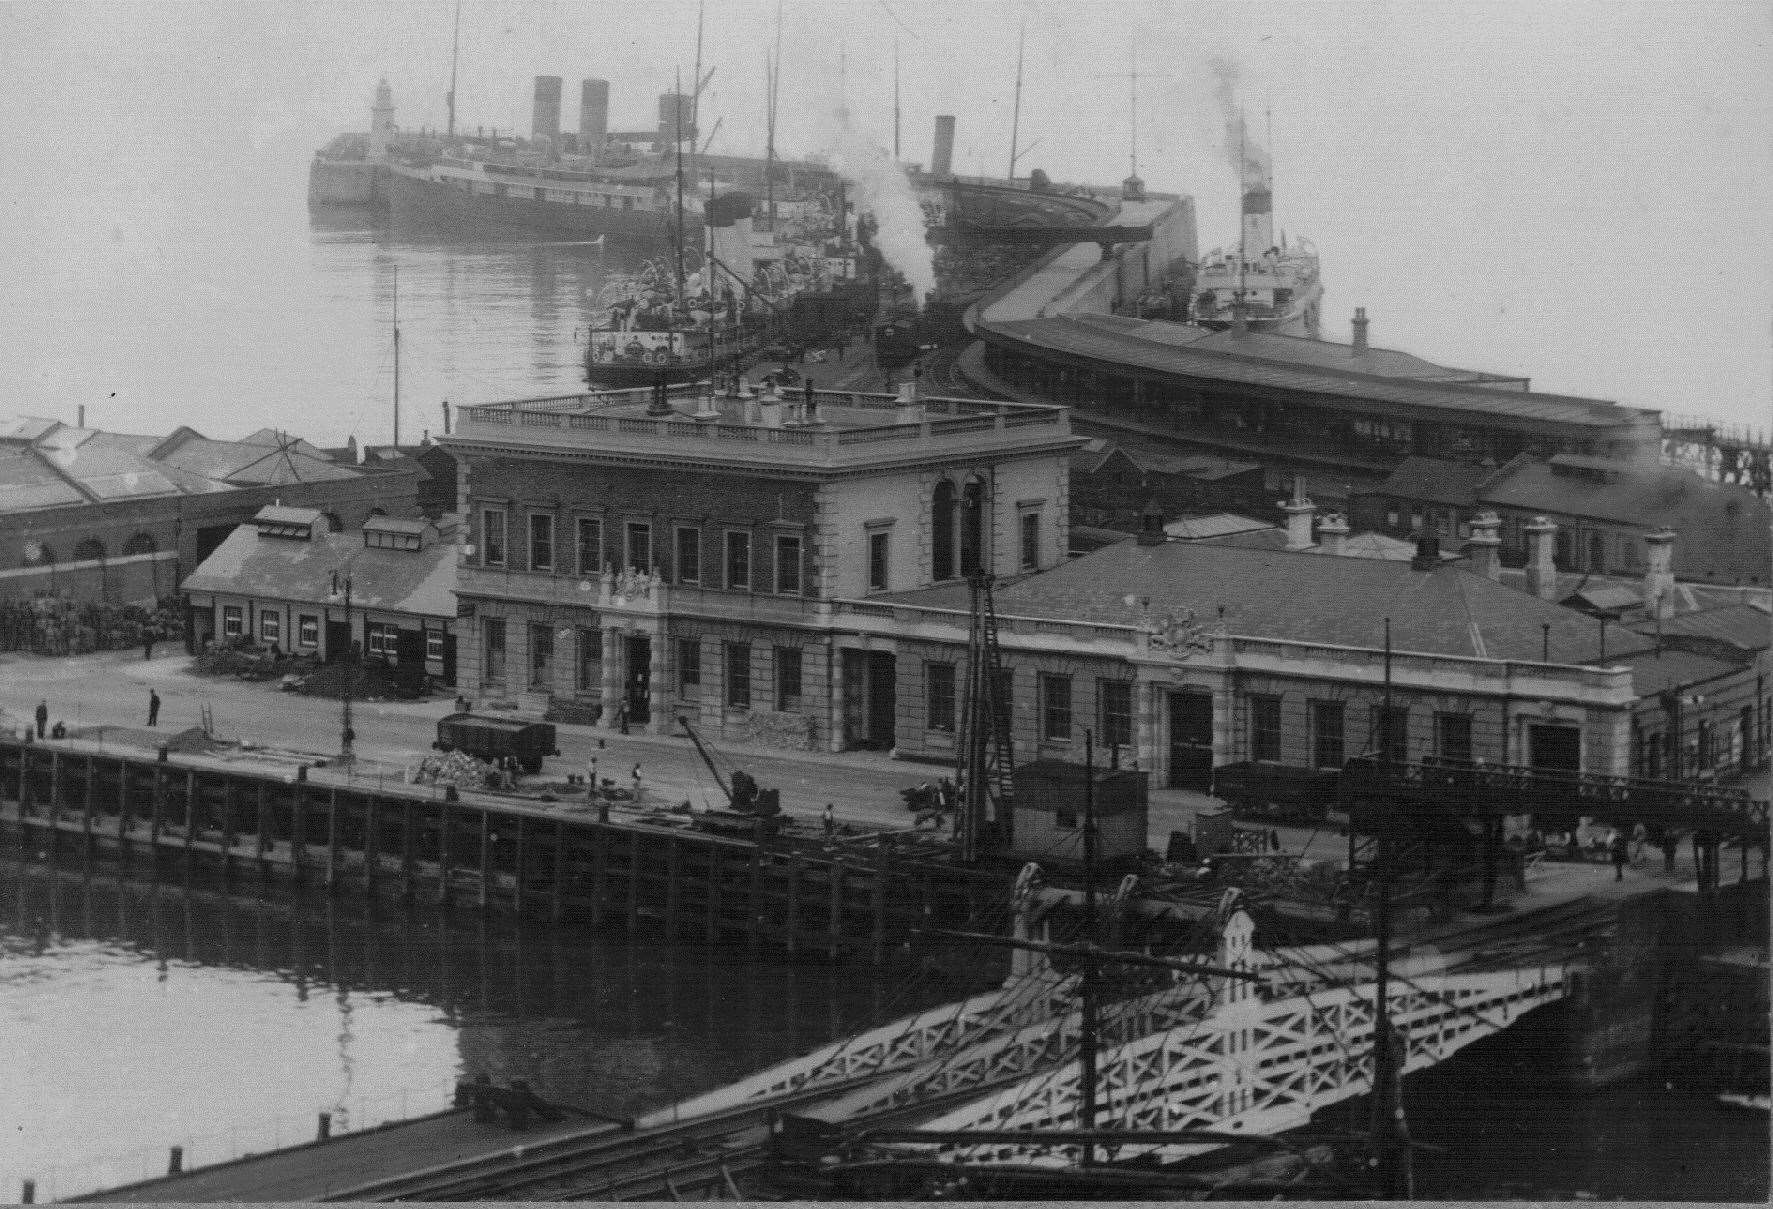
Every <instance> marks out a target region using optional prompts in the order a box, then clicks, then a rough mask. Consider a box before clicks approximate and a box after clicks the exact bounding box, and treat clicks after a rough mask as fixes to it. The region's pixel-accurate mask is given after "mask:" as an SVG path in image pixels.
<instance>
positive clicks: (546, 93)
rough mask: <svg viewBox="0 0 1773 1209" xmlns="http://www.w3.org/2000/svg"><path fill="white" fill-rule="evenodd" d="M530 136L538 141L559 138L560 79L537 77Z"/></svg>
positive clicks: (556, 139) (557, 77)
mask: <svg viewBox="0 0 1773 1209" xmlns="http://www.w3.org/2000/svg"><path fill="white" fill-rule="evenodd" d="M530 134H531V135H532V136H533V137H535V138H538V139H544V138H545V139H552V140H555V141H558V140H559V138H560V77H559V76H537V77H536V99H535V112H534V114H533V116H532V119H531V121H530Z"/></svg>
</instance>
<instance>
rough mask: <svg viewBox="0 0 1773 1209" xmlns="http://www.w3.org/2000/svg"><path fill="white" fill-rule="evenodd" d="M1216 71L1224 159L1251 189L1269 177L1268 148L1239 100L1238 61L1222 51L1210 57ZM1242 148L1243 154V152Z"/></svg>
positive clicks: (1215, 97)
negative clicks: (1255, 133)
mask: <svg viewBox="0 0 1773 1209" xmlns="http://www.w3.org/2000/svg"><path fill="white" fill-rule="evenodd" d="M1207 66H1208V67H1210V68H1212V71H1213V99H1214V100H1215V101H1217V102H1218V103H1219V116H1220V118H1221V120H1222V121H1223V122H1224V138H1225V143H1224V146H1223V148H1222V150H1223V151H1224V153H1225V162H1226V163H1228V164H1230V165H1231V170H1232V171H1233V172H1235V173H1237V174H1238V184H1239V186H1240V187H1241V188H1245V189H1248V188H1250V187H1252V186H1256V185H1262V184H1265V183H1267V181H1268V152H1267V150H1266V149H1265V148H1263V147H1262V145H1261V144H1259V143H1257V142H1256V139H1255V137H1254V136H1253V135H1251V133H1250V130H1249V125H1248V123H1247V122H1245V120H1244V114H1243V110H1242V109H1241V108H1239V106H1238V103H1237V86H1238V80H1239V75H1240V73H1239V72H1238V69H1237V64H1236V63H1233V62H1232V61H1231V60H1230V59H1227V58H1225V57H1224V56H1222V55H1214V56H1213V57H1212V58H1210V59H1208V60H1207ZM1240 150H1241V155H1240Z"/></svg>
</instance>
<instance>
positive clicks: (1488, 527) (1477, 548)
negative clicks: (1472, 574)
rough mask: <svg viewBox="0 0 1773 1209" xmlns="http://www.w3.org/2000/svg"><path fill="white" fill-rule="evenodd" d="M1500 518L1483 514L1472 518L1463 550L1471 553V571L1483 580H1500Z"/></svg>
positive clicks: (1491, 513) (1491, 514)
mask: <svg viewBox="0 0 1773 1209" xmlns="http://www.w3.org/2000/svg"><path fill="white" fill-rule="evenodd" d="M1501 528H1502V518H1501V517H1499V516H1497V515H1496V514H1495V513H1494V512H1484V513H1480V514H1479V515H1477V516H1475V517H1473V518H1472V521H1471V539H1470V540H1469V541H1467V542H1466V543H1465V548H1466V549H1467V550H1469V551H1470V552H1471V569H1472V570H1473V571H1476V572H1477V573H1478V574H1479V575H1482V576H1483V577H1484V578H1485V579H1501V578H1502V537H1501V535H1500V534H1499V533H1498V532H1497V530H1499V529H1501Z"/></svg>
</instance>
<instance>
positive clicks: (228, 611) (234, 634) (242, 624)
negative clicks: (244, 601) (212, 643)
mask: <svg viewBox="0 0 1773 1209" xmlns="http://www.w3.org/2000/svg"><path fill="white" fill-rule="evenodd" d="M222 633H223V634H225V635H227V636H228V637H229V638H238V637H240V636H241V635H242V634H244V633H246V612H245V610H243V609H242V608H241V607H240V606H239V605H223V606H222Z"/></svg>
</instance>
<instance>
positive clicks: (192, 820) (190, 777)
mask: <svg viewBox="0 0 1773 1209" xmlns="http://www.w3.org/2000/svg"><path fill="white" fill-rule="evenodd" d="M196 842H197V770H196V769H194V768H189V769H186V770H185V871H186V872H187V873H188V872H190V869H191V845H192V844H195V843H196Z"/></svg>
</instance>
